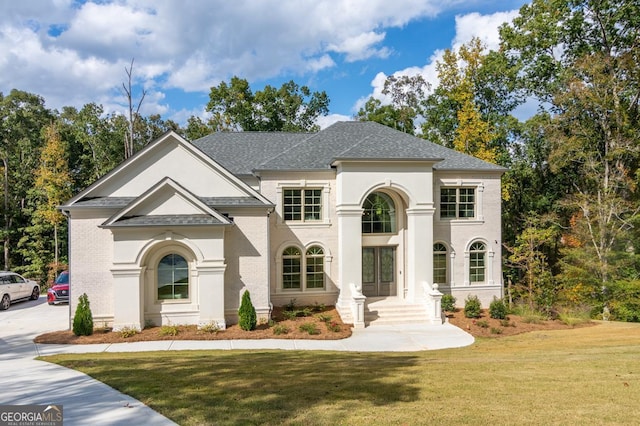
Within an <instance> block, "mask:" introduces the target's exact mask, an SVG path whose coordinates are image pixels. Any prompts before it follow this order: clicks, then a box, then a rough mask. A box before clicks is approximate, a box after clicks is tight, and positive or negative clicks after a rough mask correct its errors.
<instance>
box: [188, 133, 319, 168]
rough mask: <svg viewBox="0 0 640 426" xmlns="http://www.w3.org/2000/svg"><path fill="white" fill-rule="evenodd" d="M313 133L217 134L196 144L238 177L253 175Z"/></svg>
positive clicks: (206, 137) (201, 139) (195, 143)
mask: <svg viewBox="0 0 640 426" xmlns="http://www.w3.org/2000/svg"><path fill="white" fill-rule="evenodd" d="M312 135H313V133H287V132H217V133H213V134H210V135H208V136H205V137H203V138H200V139H197V140H195V141H193V144H194V145H195V146H196V147H198V148H199V149H200V150H201V151H202V152H204V153H205V154H207V155H208V156H209V157H211V158H213V159H214V160H215V161H216V162H217V163H219V164H221V165H222V166H223V167H224V168H225V169H227V170H229V171H230V172H231V173H233V174H235V175H251V174H252V173H253V170H254V169H255V168H256V166H257V165H259V164H262V163H264V162H266V161H268V160H270V159H271V158H273V157H275V156H276V155H278V154H280V153H281V152H283V151H286V150H287V149H289V148H291V147H292V146H294V145H296V144H298V143H300V142H301V141H303V140H305V139H307V138H308V137H309V136H312Z"/></svg>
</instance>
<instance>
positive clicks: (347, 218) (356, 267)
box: [337, 206, 362, 312]
mask: <svg viewBox="0 0 640 426" xmlns="http://www.w3.org/2000/svg"><path fill="white" fill-rule="evenodd" d="M337 216H338V287H339V288H340V296H339V297H338V303H337V308H338V311H339V312H347V311H348V310H349V309H351V302H352V294H351V287H350V285H351V284H354V285H356V286H357V287H358V288H362V208H361V207H360V206H339V207H338V208H337Z"/></svg>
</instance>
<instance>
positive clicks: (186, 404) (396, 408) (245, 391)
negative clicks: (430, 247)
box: [44, 322, 640, 426]
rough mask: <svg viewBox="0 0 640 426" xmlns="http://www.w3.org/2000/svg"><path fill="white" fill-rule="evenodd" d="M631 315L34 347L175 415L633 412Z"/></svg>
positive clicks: (263, 417)
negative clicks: (413, 341)
mask: <svg viewBox="0 0 640 426" xmlns="http://www.w3.org/2000/svg"><path fill="white" fill-rule="evenodd" d="M639 353H640V324H631V323H613V322H603V323H601V324H599V325H597V326H595V327H585V328H577V329H571V330H562V331H547V332H533V333H525V334H521V335H517V336H512V337H505V338H500V339H495V338H494V339H488V338H487V339H479V340H477V341H476V343H475V344H474V345H472V346H469V347H466V348H460V349H448V350H442V351H427V352H416V353H343V352H325V351H251V352H247V351H183V352H148V353H100V354H67V355H57V356H52V357H46V358H44V359H45V360H47V361H50V362H55V363H58V364H61V365H64V366H67V367H70V368H74V369H77V370H80V371H83V372H85V373H87V374H89V375H90V376H93V377H95V378H96V379H98V380H100V381H103V382H105V383H107V384H108V385H110V386H112V387H114V388H116V389H118V390H120V391H122V392H124V393H127V394H129V395H131V396H133V397H135V398H137V399H139V400H141V401H142V402H144V403H145V404H147V405H149V406H150V407H151V408H153V409H154V410H156V411H158V412H160V413H162V414H164V415H165V416H167V417H169V418H170V419H172V420H173V421H175V422H177V423H178V424H180V425H187V426H188V425H202V424H216V425H235V424H267V425H280V424H284V425H301V424H304V425H327V424H331V425H334V424H337V425H340V424H342V425H369V424H456V425H457V424H474V425H475V424H503V425H509V424H517V425H540V424H547V425H551V424H562V425H581V424H599V425H603V424H616V425H624V424H629V425H630V424H637V419H638V417H640V404H638V403H637V402H638V401H639V400H640V363H639V362H638V354H639Z"/></svg>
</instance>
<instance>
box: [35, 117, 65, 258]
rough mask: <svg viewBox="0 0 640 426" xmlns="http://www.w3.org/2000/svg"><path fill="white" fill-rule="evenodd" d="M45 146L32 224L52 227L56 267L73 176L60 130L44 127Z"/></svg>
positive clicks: (39, 168)
mask: <svg viewBox="0 0 640 426" xmlns="http://www.w3.org/2000/svg"><path fill="white" fill-rule="evenodd" d="M44 133H45V144H44V147H43V148H42V151H41V153H40V166H39V167H38V169H36V171H35V186H34V190H35V191H36V193H37V194H38V195H39V197H40V198H41V201H40V202H39V203H38V204H37V206H36V209H35V212H34V215H33V221H34V224H36V223H37V222H39V221H42V222H44V224H46V225H49V226H50V227H52V228H53V252H54V259H53V261H54V265H57V264H58V263H59V259H60V254H59V252H60V250H59V248H60V243H59V236H58V229H59V227H60V224H62V223H64V221H65V217H64V215H63V214H62V213H61V212H60V211H59V210H58V206H60V205H62V204H63V203H64V202H65V201H67V200H68V199H69V198H70V197H71V195H72V194H71V176H70V174H69V164H68V163H67V154H66V153H67V149H66V147H65V144H64V143H63V142H62V140H61V138H60V134H59V133H58V128H57V126H56V125H55V124H51V125H49V126H47V127H46V128H45V131H44Z"/></svg>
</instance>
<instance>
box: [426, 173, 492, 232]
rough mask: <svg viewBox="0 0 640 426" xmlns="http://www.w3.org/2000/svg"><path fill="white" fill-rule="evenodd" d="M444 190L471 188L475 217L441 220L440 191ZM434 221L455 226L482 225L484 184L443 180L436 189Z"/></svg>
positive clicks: (459, 180) (463, 180)
mask: <svg viewBox="0 0 640 426" xmlns="http://www.w3.org/2000/svg"><path fill="white" fill-rule="evenodd" d="M446 188H456V189H458V188H473V189H474V190H475V191H474V192H475V198H476V200H475V212H474V213H475V216H474V217H473V218H470V219H465V218H462V219H461V218H458V217H455V218H443V217H441V216H440V204H441V203H440V192H441V191H440V190H441V189H446ZM436 197H437V200H436V202H435V205H436V215H435V217H436V220H438V221H440V222H447V223H456V224H458V223H459V224H479V223H484V208H483V206H484V183H483V182H482V181H478V180H468V179H445V180H441V181H440V183H439V184H438V186H437V188H436Z"/></svg>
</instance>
